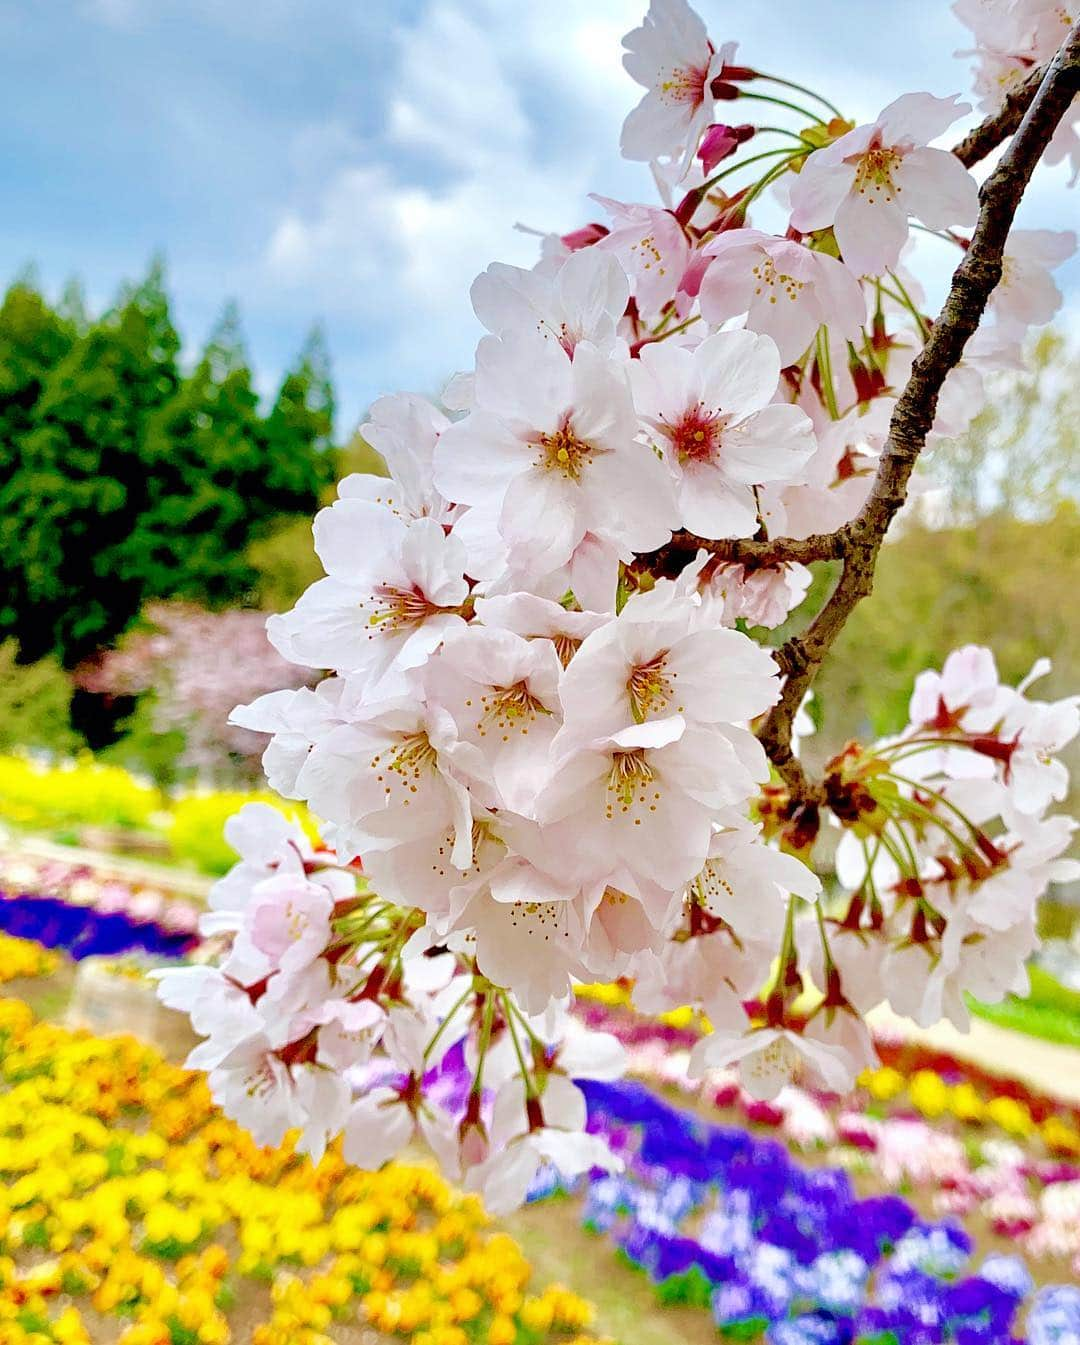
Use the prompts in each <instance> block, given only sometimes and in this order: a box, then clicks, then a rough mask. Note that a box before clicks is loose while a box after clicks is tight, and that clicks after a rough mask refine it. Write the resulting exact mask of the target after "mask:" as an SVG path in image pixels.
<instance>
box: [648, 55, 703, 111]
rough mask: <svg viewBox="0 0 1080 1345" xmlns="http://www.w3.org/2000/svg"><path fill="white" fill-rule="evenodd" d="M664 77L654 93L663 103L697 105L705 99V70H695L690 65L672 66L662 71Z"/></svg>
mask: <svg viewBox="0 0 1080 1345" xmlns="http://www.w3.org/2000/svg"><path fill="white" fill-rule="evenodd" d="M662 74H663V75H664V76H665V77H664V78H661V80H660V81H659V83H658V84H657V86H656V91H657V93H659V95H660V98H661V100H662V101H663V102H665V103H675V104H679V103H692V104H695V105H696V104H697V103H700V102H703V101H704V98H705V76H706V75H707V74H708V71H707V70H704V69H696V68H695V67H694V66H692V65H683V66H673V67H672V68H671V69H670V70H667V71H663V72H662Z"/></svg>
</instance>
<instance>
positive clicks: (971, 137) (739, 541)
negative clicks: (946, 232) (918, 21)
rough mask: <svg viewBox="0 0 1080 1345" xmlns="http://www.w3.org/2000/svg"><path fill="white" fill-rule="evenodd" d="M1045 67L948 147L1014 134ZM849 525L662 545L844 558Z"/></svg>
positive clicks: (762, 561)
mask: <svg viewBox="0 0 1080 1345" xmlns="http://www.w3.org/2000/svg"><path fill="white" fill-rule="evenodd" d="M1066 45H1068V44H1067V43H1066ZM1064 49H1065V47H1064V46H1063V47H1062V50H1063V51H1064ZM1049 70H1050V64H1049V63H1048V64H1046V65H1040V66H1035V67H1033V68H1032V69H1031V71H1030V72H1029V73H1028V75H1027V76H1026V78H1025V79H1024V81H1023V83H1022V84H1018V85H1017V86H1016V88H1015V89H1013V90H1012V92H1011V93H1009V94H1007V95H1006V98H1005V101H1004V103H1003V104H1002V105H1001V107H1000V108H999V110H998V111H997V112H995V113H993V115H992V116H989V117H987V118H986V120H985V121H983V122H981V123H980V124H979V125H978V126H976V127H975V128H974V130H972V131H970V132H969V133H968V134H967V135H966V136H965V137H964V139H963V140H961V141H960V143H959V144H958V145H955V146H954V147H953V151H952V152H953V154H955V155H956V157H957V158H958V159H959V160H960V162H961V163H962V164H963V165H964V167H965V168H970V167H971V166H972V165H973V164H976V163H979V162H980V161H981V160H982V159H985V158H986V156H987V155H988V154H991V153H993V151H994V150H995V149H997V147H998V145H1000V144H1001V143H1002V142H1003V141H1004V140H1007V139H1008V137H1009V136H1010V135H1012V134H1013V132H1014V131H1015V130H1016V129H1017V127H1018V126H1019V125H1020V122H1021V121H1022V119H1023V116H1024V113H1025V112H1026V111H1027V110H1028V108H1029V107H1030V106H1031V102H1032V100H1033V99H1034V97H1035V94H1036V93H1037V92H1038V90H1039V87H1040V85H1041V84H1042V82H1043V78H1044V76H1045V75H1046V74H1047V73H1048V72H1049ZM848 531H849V527H847V526H846V527H845V528H841V529H840V530H839V531H838V532H827V533H815V534H813V535H812V536H810V537H801V538H800V537H773V538H752V537H738V538H722V539H721V540H719V541H711V540H710V539H708V538H704V537H695V536H694V535H693V534H692V533H688V532H678V533H676V534H675V536H674V537H673V538H672V539H671V541H670V543H669V544H668V546H667V547H665V548H664V552H665V553H668V552H670V553H673V554H679V555H681V554H683V553H686V552H690V553H694V552H697V551H698V550H705V551H709V552H711V553H712V555H714V556H716V557H717V559H718V560H720V561H722V562H727V563H730V564H735V565H758V566H761V565H782V564H784V563H786V562H792V563H798V564H801V565H809V564H810V563H811V562H812V561H815V560H841V559H843V557H844V556H845V554H846V552H847V549H848V547H847V540H848V539H847V537H846V535H845V534H846V533H847V532H848Z"/></svg>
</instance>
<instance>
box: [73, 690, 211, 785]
mask: <svg viewBox="0 0 1080 1345" xmlns="http://www.w3.org/2000/svg"><path fill="white" fill-rule="evenodd" d="M155 713H156V696H155V693H154V692H152V691H148V692H146V693H145V694H144V695H142V696H140V697H139V698H138V700H137V701H136V703H135V709H134V710H133V711H132V712H131V714H130V715H128V717H127V718H126V719H124V720H122V721H121V722H120V724H119V725H118V726H117V727H118V730H119V732H120V735H121V736H120V737H119V738H118V739H117V741H116V742H115V743H112V744H111V745H110V746H109V747H106V748H105V749H104V750H103V751H101V752H99V753H98V754H97V759H98V760H99V761H103V762H104V763H105V764H106V765H107V766H119V767H120V768H121V769H123V770H126V771H129V772H131V774H133V775H147V776H149V777H150V779H151V780H153V782H154V784H155V785H157V787H158V788H159V789H162V790H167V789H172V788H173V787H174V786H176V785H177V784H181V783H184V782H185V781H187V782H189V783H190V782H191V780H192V779H193V776H194V772H193V771H191V770H190V769H188V770H184V769H182V768H181V767H180V764H179V763H180V758H181V756H182V754H183V752H184V747H185V744H186V739H185V737H184V734H183V733H182V732H181V731H180V730H179V729H163V728H162V726H161V724H160V723H158V722H157V719H156V717H155Z"/></svg>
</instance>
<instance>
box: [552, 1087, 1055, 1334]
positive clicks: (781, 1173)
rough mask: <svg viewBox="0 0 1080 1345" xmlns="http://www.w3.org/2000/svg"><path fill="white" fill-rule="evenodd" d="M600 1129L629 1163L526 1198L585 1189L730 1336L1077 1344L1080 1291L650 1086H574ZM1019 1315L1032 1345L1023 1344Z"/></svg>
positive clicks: (657, 1273) (622, 1246)
mask: <svg viewBox="0 0 1080 1345" xmlns="http://www.w3.org/2000/svg"><path fill="white" fill-rule="evenodd" d="M578 1084H579V1087H581V1089H582V1090H583V1092H584V1093H585V1095H586V1097H587V1099H588V1104H589V1128H590V1130H593V1131H595V1132H597V1133H601V1134H603V1135H605V1136H606V1137H607V1138H608V1139H609V1141H610V1142H611V1143H612V1144H613V1146H614V1147H615V1148H616V1149H617V1151H618V1152H620V1153H621V1154H622V1156H623V1158H624V1160H625V1162H626V1170H625V1172H624V1173H623V1174H621V1175H619V1176H614V1177H613V1176H608V1175H606V1174H597V1175H594V1176H593V1177H592V1178H591V1179H588V1180H585V1181H584V1182H581V1183H577V1184H574V1185H572V1186H571V1187H567V1186H566V1185H565V1184H564V1183H563V1182H562V1181H561V1180H560V1179H559V1177H558V1174H557V1173H555V1172H553V1171H550V1170H549V1171H548V1172H546V1173H545V1174H544V1176H543V1180H542V1181H540V1182H538V1183H537V1184H536V1186H534V1189H533V1191H532V1192H531V1193H530V1199H533V1200H539V1199H544V1198H546V1197H550V1196H553V1195H556V1194H558V1193H560V1192H563V1191H566V1190H573V1191H574V1192H575V1193H579V1194H582V1195H583V1197H584V1204H583V1209H582V1221H583V1223H584V1225H585V1226H586V1227H587V1228H589V1229H591V1230H592V1231H594V1232H596V1233H599V1234H603V1235H605V1236H607V1237H608V1238H609V1239H610V1240H611V1241H612V1242H613V1243H614V1245H615V1247H616V1248H617V1249H618V1253H619V1255H620V1256H621V1257H622V1258H623V1259H624V1260H625V1261H627V1262H628V1263H629V1264H630V1265H632V1266H634V1267H636V1268H638V1269H639V1270H641V1271H643V1272H644V1273H645V1274H647V1275H648V1276H649V1278H650V1279H651V1281H652V1282H653V1285H654V1287H655V1289H656V1292H657V1295H658V1296H659V1297H660V1299H661V1300H662V1301H666V1302H679V1303H685V1304H691V1305H697V1306H699V1307H701V1308H703V1309H707V1310H708V1311H709V1312H710V1313H711V1314H712V1318H713V1320H714V1322H715V1323H716V1326H717V1328H718V1330H719V1331H720V1333H721V1335H722V1336H724V1337H726V1338H728V1339H735V1340H748V1341H751V1340H763V1341H767V1342H769V1345H941V1343H942V1342H955V1345H1008V1343H1009V1342H1018V1341H1020V1340H1026V1341H1027V1342H1028V1345H1078V1343H1080V1290H1078V1289H1076V1288H1073V1287H1068V1286H1060V1287H1055V1288H1051V1289H1043V1290H1040V1291H1039V1292H1038V1293H1034V1292H1033V1290H1034V1285H1033V1282H1032V1279H1031V1276H1030V1274H1029V1273H1028V1271H1027V1268H1026V1267H1025V1265H1024V1263H1023V1261H1021V1260H1020V1259H1019V1258H1018V1257H1013V1256H990V1257H987V1258H986V1259H985V1260H984V1261H983V1262H982V1264H981V1265H980V1266H979V1267H978V1268H977V1269H975V1268H974V1266H973V1264H972V1254H973V1250H974V1248H973V1244H972V1241H971V1239H970V1238H969V1237H968V1235H967V1234H966V1233H965V1232H964V1230H963V1229H962V1228H961V1227H960V1226H959V1225H957V1224H955V1223H954V1222H952V1221H942V1222H936V1223H927V1222H925V1221H924V1220H922V1219H921V1218H920V1217H919V1216H918V1214H917V1213H916V1211H915V1210H914V1209H913V1208H912V1207H911V1205H910V1204H908V1202H907V1201H905V1200H903V1199H902V1198H901V1197H899V1196H894V1195H885V1196H876V1197H871V1198H869V1199H860V1198H859V1197H858V1196H857V1195H856V1194H855V1191H854V1189H853V1187H852V1184H851V1180H850V1178H849V1177H848V1175H847V1174H846V1173H845V1172H843V1171H842V1170H840V1169H836V1168H827V1167H824V1168H814V1169H810V1168H804V1167H802V1166H801V1165H799V1164H798V1163H797V1162H795V1161H794V1160H793V1159H792V1158H791V1157H790V1155H789V1154H788V1151H787V1150H786V1148H785V1147H784V1146H783V1145H782V1144H779V1143H777V1142H776V1141H773V1140H768V1139H761V1138H759V1137H757V1136H755V1135H751V1134H748V1133H747V1132H745V1131H743V1130H739V1129H736V1128H733V1127H726V1126H719V1125H713V1124H709V1123H706V1122H704V1121H702V1120H700V1119H698V1118H697V1117H694V1116H691V1115H690V1114H688V1113H685V1112H681V1111H679V1110H678V1109H677V1108H675V1107H672V1106H670V1105H669V1104H668V1103H666V1102H664V1101H662V1100H661V1099H659V1098H657V1097H656V1096H654V1095H653V1094H652V1093H650V1092H649V1090H648V1089H647V1088H645V1087H644V1086H643V1085H641V1084H638V1083H634V1082H628V1081H620V1082H617V1083H601V1082H597V1081H593V1080H578ZM1021 1319H1023V1320H1024V1323H1025V1329H1026V1335H1019V1334H1018V1331H1019V1330H1020V1321H1021Z"/></svg>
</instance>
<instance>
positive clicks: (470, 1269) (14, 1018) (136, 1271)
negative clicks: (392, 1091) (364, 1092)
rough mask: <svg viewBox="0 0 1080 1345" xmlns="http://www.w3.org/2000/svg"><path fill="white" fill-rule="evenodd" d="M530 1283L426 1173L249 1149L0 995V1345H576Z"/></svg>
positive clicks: (126, 1064) (583, 1324) (154, 1071)
mask: <svg viewBox="0 0 1080 1345" xmlns="http://www.w3.org/2000/svg"><path fill="white" fill-rule="evenodd" d="M530 1276H531V1271H530V1266H529V1263H528V1262H527V1261H526V1259H525V1257H524V1255H523V1253H522V1251H521V1249H520V1248H519V1247H518V1246H517V1244H516V1243H515V1242H514V1241H513V1239H511V1238H510V1237H508V1236H507V1235H505V1234H503V1233H498V1232H494V1231H492V1230H491V1229H490V1228H489V1226H488V1220H487V1216H486V1215H485V1213H484V1211H483V1209H482V1207H481V1205H480V1204H479V1202H478V1201H477V1200H476V1198H475V1197H472V1196H466V1195H463V1194H461V1193H459V1192H457V1191H455V1190H454V1189H453V1188H451V1187H450V1186H448V1185H447V1183H446V1182H445V1181H443V1179H442V1178H441V1177H440V1176H438V1175H437V1174H436V1173H435V1172H434V1171H432V1170H430V1169H428V1168H425V1167H420V1166H417V1167H410V1166H404V1165H391V1166H390V1167H388V1168H386V1169H384V1170H383V1171H382V1172H378V1173H365V1172H359V1171H357V1170H355V1169H352V1168H350V1167H348V1166H347V1165H346V1164H345V1163H344V1162H343V1160H342V1158H341V1156H340V1153H339V1152H338V1151H336V1150H333V1151H331V1152H330V1153H329V1154H328V1155H327V1156H326V1158H325V1159H324V1160H323V1162H322V1163H321V1164H320V1165H319V1167H318V1168H313V1167H312V1166H311V1164H310V1162H308V1161H307V1160H306V1159H301V1158H298V1157H297V1156H296V1155H295V1154H294V1153H293V1152H292V1150H291V1148H290V1147H288V1146H285V1147H283V1148H281V1149H278V1150H266V1149H259V1148H257V1147H256V1146H255V1145H254V1143H253V1142H252V1141H251V1139H250V1137H248V1136H247V1135H246V1134H245V1132H243V1131H241V1130H240V1129H239V1128H238V1127H237V1126H235V1125H233V1123H232V1122H230V1121H228V1120H227V1119H225V1118H224V1117H223V1116H222V1115H221V1114H220V1113H219V1112H218V1111H217V1110H216V1109H215V1107H214V1106H213V1103H212V1101H211V1099H210V1096H209V1093H208V1092H207V1089H206V1084H205V1081H204V1079H203V1077H202V1076H199V1075H195V1074H192V1073H189V1072H187V1071H185V1070H183V1069H181V1068H179V1067H177V1066H173V1065H169V1064H167V1063H166V1062H165V1061H163V1060H162V1058H161V1057H160V1056H159V1055H157V1054H156V1053H155V1052H154V1051H153V1050H151V1049H149V1048H147V1047H145V1046H142V1045H141V1044H139V1043H138V1042H136V1041H135V1040H134V1039H133V1038H128V1037H123V1038H111V1039H107V1040H106V1039H101V1038H96V1037H93V1036H90V1035H88V1034H86V1033H78V1032H70V1031H67V1030H64V1029H61V1028H57V1027H52V1026H50V1025H47V1024H43V1023H38V1022H36V1021H35V1020H34V1018H33V1015H32V1014H31V1012H30V1010H29V1009H28V1008H27V1007H26V1005H24V1004H22V1003H21V1002H20V1001H17V1000H5V999H0V1345H47V1342H60V1343H62V1345H90V1342H92V1341H101V1340H105V1339H108V1340H115V1341H118V1342H119V1345H222V1343H223V1342H228V1341H232V1340H236V1341H245V1342H246V1341H251V1342H252V1345H328V1343H329V1345H332V1342H333V1341H334V1331H335V1323H336V1322H343V1321H346V1320H351V1319H356V1320H359V1321H361V1322H364V1321H366V1322H367V1323H369V1324H370V1325H371V1326H372V1327H374V1328H375V1329H376V1330H378V1331H380V1332H382V1333H384V1334H385V1335H386V1336H387V1337H389V1338H398V1339H400V1340H402V1341H405V1340H408V1341H412V1342H413V1345H479V1342H486V1343H487V1345H500V1343H501V1345H540V1343H541V1342H549V1341H559V1342H563V1343H564V1345H569V1343H572V1342H576V1345H586V1343H587V1342H588V1343H589V1345H595V1337H593V1336H592V1335H590V1334H588V1328H589V1324H590V1321H591V1319H592V1308H591V1306H590V1304H588V1303H587V1302H585V1301H584V1300H583V1299H581V1298H579V1297H578V1296H577V1295H575V1294H572V1293H570V1292H569V1291H568V1290H566V1289H563V1288H561V1287H560V1286H557V1285H552V1286H549V1287H548V1288H546V1289H544V1290H543V1291H542V1292H539V1293H531V1292H529V1281H530ZM241 1309H242V1311H241ZM238 1317H240V1318H242V1320H237V1318H238ZM95 1323H96V1324H98V1325H97V1329H96V1330H95V1325H94V1324H95ZM102 1323H104V1326H102Z"/></svg>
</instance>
